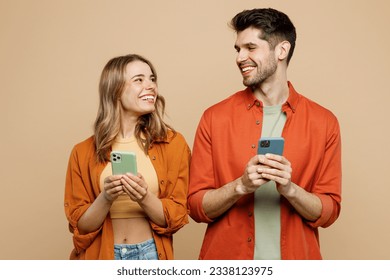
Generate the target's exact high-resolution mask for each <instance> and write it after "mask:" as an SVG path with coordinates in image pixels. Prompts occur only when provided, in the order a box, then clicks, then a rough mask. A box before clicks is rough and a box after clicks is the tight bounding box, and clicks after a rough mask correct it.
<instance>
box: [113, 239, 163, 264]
mask: <svg viewBox="0 0 390 280" xmlns="http://www.w3.org/2000/svg"><path fill="white" fill-rule="evenodd" d="M114 257H115V259H116V260H158V255H157V248H156V244H155V243H154V240H153V239H149V240H146V241H145V242H142V243H138V244H115V245H114Z"/></svg>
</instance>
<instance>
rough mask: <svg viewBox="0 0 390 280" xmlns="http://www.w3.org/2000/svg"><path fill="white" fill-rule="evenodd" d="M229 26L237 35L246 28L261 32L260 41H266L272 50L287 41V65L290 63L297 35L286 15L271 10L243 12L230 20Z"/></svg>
mask: <svg viewBox="0 0 390 280" xmlns="http://www.w3.org/2000/svg"><path fill="white" fill-rule="evenodd" d="M230 26H231V27H232V28H233V29H234V30H235V31H236V32H237V33H238V32H240V31H243V30H245V29H247V28H248V27H254V28H257V29H259V30H261V31H262V37H261V38H260V39H263V40H266V41H267V42H268V43H269V44H270V45H271V46H272V47H273V48H274V47H275V46H276V44H277V43H279V42H281V41H283V40H287V41H288V42H289V43H290V44H291V48H290V51H289V53H288V56H287V64H288V63H289V62H290V59H291V57H292V55H293V53H294V48H295V40H296V38H297V35H296V32H295V26H294V24H293V23H292V22H291V20H290V19H289V17H288V16H287V15H286V14H284V13H282V12H280V11H277V10H275V9H272V8H267V9H252V10H244V11H242V12H240V13H238V14H237V15H235V16H234V17H233V18H232V20H231V22H230Z"/></svg>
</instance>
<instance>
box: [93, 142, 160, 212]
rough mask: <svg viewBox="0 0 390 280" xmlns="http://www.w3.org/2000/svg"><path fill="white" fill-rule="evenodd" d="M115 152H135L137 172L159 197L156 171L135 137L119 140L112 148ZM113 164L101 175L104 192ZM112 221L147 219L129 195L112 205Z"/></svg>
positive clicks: (118, 199) (124, 195) (121, 196)
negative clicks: (105, 182) (119, 219)
mask: <svg viewBox="0 0 390 280" xmlns="http://www.w3.org/2000/svg"><path fill="white" fill-rule="evenodd" d="M112 150H113V151H127V152H134V153H135V154H136V157H137V170H138V173H140V174H142V176H143V177H144V178H145V181H146V184H147V185H148V188H149V191H150V192H152V193H154V194H156V195H158V192H159V188H158V179H157V174H156V171H155V170H154V168H153V165H152V163H151V161H150V159H149V156H147V155H145V153H144V151H143V150H142V149H141V148H140V147H139V145H138V143H137V141H136V139H135V137H131V138H126V139H125V138H117V139H116V140H115V142H114V144H113V146H112ZM111 168H112V167H111V162H109V163H108V164H107V165H106V167H105V168H104V169H103V172H102V173H101V175H100V189H101V190H103V186H104V179H105V178H106V177H107V176H110V175H112V169H111ZM110 216H111V218H112V219H116V218H139V217H146V214H145V212H144V210H143V209H142V208H141V207H140V206H139V204H138V203H137V202H135V201H133V200H131V199H130V197H129V196H128V195H127V194H123V195H120V196H119V197H118V198H117V199H116V200H115V201H114V202H113V204H112V206H111V209H110Z"/></svg>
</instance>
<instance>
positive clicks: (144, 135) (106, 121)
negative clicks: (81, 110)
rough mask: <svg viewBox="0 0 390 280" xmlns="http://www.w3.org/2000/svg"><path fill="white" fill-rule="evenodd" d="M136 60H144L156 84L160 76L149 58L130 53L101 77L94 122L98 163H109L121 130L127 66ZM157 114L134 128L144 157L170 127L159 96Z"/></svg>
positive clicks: (111, 64)
mask: <svg viewBox="0 0 390 280" xmlns="http://www.w3.org/2000/svg"><path fill="white" fill-rule="evenodd" d="M133 61H142V62H144V63H146V64H148V65H149V67H150V69H151V71H152V73H153V75H154V77H155V79H156V83H157V73H156V70H155V68H154V66H153V65H152V63H151V62H150V61H149V60H147V59H146V58H144V57H142V56H140V55H137V54H129V55H125V56H119V57H115V58H112V59H111V60H110V61H108V62H107V64H106V66H105V67H104V68H103V71H102V73H101V76H100V82H99V109H98V112H97V117H96V120H95V123H94V136H95V146H96V156H97V160H98V161H99V162H105V161H107V160H109V152H110V151H111V146H112V144H113V142H114V141H115V138H116V137H117V135H118V134H119V131H120V117H121V116H120V114H121V110H120V101H119V99H120V97H121V95H122V92H123V90H124V88H125V83H126V79H125V71H126V66H127V65H128V64H129V63H131V62H133ZM155 108H156V109H155V111H154V112H151V113H149V114H146V115H143V116H140V117H139V118H138V121H137V124H136V127H135V132H134V134H135V138H136V139H137V142H138V144H139V145H140V147H141V148H142V149H143V151H144V152H145V154H147V153H148V149H149V148H150V146H151V144H152V143H153V142H155V141H157V140H163V139H165V138H166V137H167V133H168V129H170V130H172V131H174V130H173V128H172V127H171V126H169V125H168V124H166V123H165V122H164V120H163V117H164V114H165V99H164V97H163V96H161V95H160V94H158V95H157V99H156V103H155Z"/></svg>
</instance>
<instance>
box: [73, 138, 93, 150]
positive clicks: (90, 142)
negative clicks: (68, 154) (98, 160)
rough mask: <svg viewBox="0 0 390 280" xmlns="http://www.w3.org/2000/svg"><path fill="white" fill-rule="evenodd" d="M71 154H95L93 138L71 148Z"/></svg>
mask: <svg viewBox="0 0 390 280" xmlns="http://www.w3.org/2000/svg"><path fill="white" fill-rule="evenodd" d="M73 153H77V154H94V153H95V137H94V136H93V135H92V136H90V137H88V138H87V139H84V140H83V141H81V142H79V143H77V144H76V145H74V147H73Z"/></svg>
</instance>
